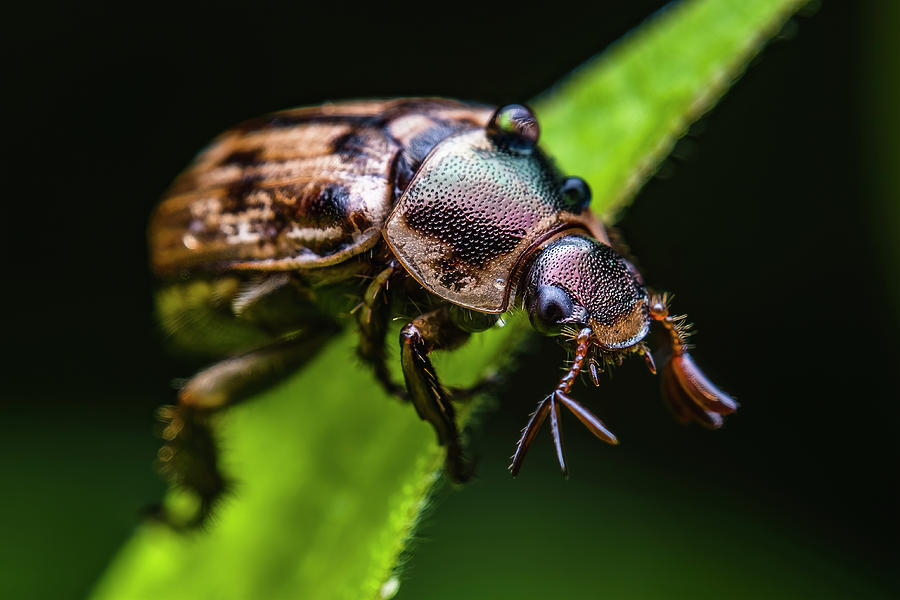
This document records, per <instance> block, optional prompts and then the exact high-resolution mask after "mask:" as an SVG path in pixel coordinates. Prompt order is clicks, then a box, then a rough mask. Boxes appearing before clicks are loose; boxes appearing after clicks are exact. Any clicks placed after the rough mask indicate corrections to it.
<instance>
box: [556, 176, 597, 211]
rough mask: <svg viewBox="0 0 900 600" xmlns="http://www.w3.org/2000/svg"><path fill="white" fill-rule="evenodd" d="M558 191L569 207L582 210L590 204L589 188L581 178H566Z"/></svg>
mask: <svg viewBox="0 0 900 600" xmlns="http://www.w3.org/2000/svg"><path fill="white" fill-rule="evenodd" d="M560 191H561V192H562V195H563V197H565V199H566V201H567V202H568V203H569V205H570V206H576V207H578V208H579V209H581V210H584V209H586V208H587V207H588V206H590V204H591V188H589V187H588V184H587V182H586V181H585V180H584V179H582V178H581V177H566V178H565V179H564V180H563V183H562V188H560Z"/></svg>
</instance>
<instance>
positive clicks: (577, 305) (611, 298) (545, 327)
mask: <svg viewBox="0 0 900 600" xmlns="http://www.w3.org/2000/svg"><path fill="white" fill-rule="evenodd" d="M524 301H525V307H526V309H527V310H528V314H529V317H530V318H531V323H532V325H534V327H535V329H537V330H538V331H540V332H542V333H544V334H546V335H558V334H559V333H561V331H562V329H563V328H564V327H566V326H572V327H578V326H582V327H583V326H588V327H590V328H591V330H592V332H593V334H592V336H591V341H592V342H593V343H594V344H596V345H598V346H600V348H601V349H604V350H623V349H625V348H629V347H631V346H634V345H635V344H637V343H639V342H640V341H641V340H642V339H644V336H646V335H647V332H648V331H649V329H650V315H649V312H648V307H647V303H648V294H647V290H646V288H644V284H643V282H642V281H641V276H640V275H639V274H638V272H637V270H636V269H635V268H634V266H632V265H631V263H629V262H628V261H627V260H625V259H624V258H622V256H620V255H619V254H618V253H617V252H616V251H615V250H613V249H612V248H611V247H610V246H607V245H606V244H602V243H600V242H598V241H596V240H594V239H591V238H589V237H587V236H582V235H567V236H565V237H562V238H559V239H556V240H554V241H552V242H551V243H549V244H548V245H547V246H545V247H544V248H543V250H542V251H541V252H540V254H539V255H538V257H537V258H536V259H535V261H534V263H533V264H532V266H531V269H530V270H529V272H528V276H527V281H526V288H525V296H524Z"/></svg>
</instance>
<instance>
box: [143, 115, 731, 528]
mask: <svg viewBox="0 0 900 600" xmlns="http://www.w3.org/2000/svg"><path fill="white" fill-rule="evenodd" d="M538 132H539V130H538V124H537V121H536V119H535V117H534V115H533V114H532V112H531V111H530V110H529V109H527V108H525V107H524V106H520V105H510V106H505V107H502V108H500V109H498V110H496V111H494V110H492V109H491V108H488V107H484V106H481V105H475V104H465V103H460V102H456V101H451V100H444V99H409V100H389V101H370V102H353V103H338V104H326V105H322V106H319V107H313V108H301V109H296V110H289V111H285V112H280V113H276V114H273V115H271V116H268V117H263V118H261V119H257V120H254V121H250V122H247V123H245V124H243V125H241V126H239V127H237V128H235V129H234V130H231V131H229V132H226V133H224V134H222V135H221V136H219V137H218V138H217V139H216V140H215V141H214V142H213V143H212V144H211V145H210V146H209V147H208V148H207V149H206V150H205V151H203V152H202V153H201V154H200V155H199V156H198V157H197V159H196V160H195V162H194V163H193V165H192V166H191V167H189V168H188V170H187V171H186V172H185V173H183V174H182V175H181V176H179V177H178V178H177V179H176V181H175V183H174V184H173V186H172V188H171V189H170V190H169V191H168V193H167V194H166V196H165V197H164V198H163V200H162V202H161V203H160V204H159V206H158V207H157V209H156V211H155V213H154V215H153V218H152V221H151V225H150V242H151V260H152V265H153V270H154V272H155V274H156V275H157V276H158V278H159V279H160V282H161V287H160V290H159V292H158V295H157V305H158V312H159V315H160V318H161V321H162V324H163V326H164V328H165V330H166V331H167V333H168V334H169V335H170V336H171V337H172V339H173V342H174V344H175V345H176V346H177V347H179V348H181V349H183V350H186V351H192V352H195V353H199V354H201V355H205V356H208V357H218V358H221V357H222V356H225V357H227V358H225V359H224V360H222V361H221V362H219V363H217V364H215V365H213V366H211V367H209V368H207V369H205V370H203V371H200V372H199V373H198V374H197V375H195V376H194V377H193V378H192V379H190V380H189V381H188V382H187V383H186V384H185V385H184V387H183V388H182V389H181V390H180V392H179V395H178V400H179V402H178V404H177V405H176V406H169V407H165V408H164V409H163V411H162V413H163V416H164V419H165V421H166V425H165V428H164V430H163V437H164V439H165V440H166V442H165V445H164V447H163V448H162V449H161V451H160V459H161V464H162V469H163V471H164V473H166V474H167V475H168V476H169V478H170V479H171V480H172V482H173V483H175V484H177V485H181V486H184V487H187V488H189V489H191V490H193V491H194V492H195V493H196V494H197V495H198V497H199V498H200V501H201V509H200V510H199V511H198V514H197V517H196V519H197V521H198V522H199V521H200V520H202V519H203V517H205V515H206V514H207V513H208V511H209V510H210V507H211V506H212V503H213V502H214V500H215V499H216V497H217V496H219V495H220V494H221V493H222V491H223V489H224V487H225V483H224V479H223V477H222V475H221V474H220V473H219V470H218V468H217V458H216V453H215V444H214V440H213V437H212V435H211V434H210V432H209V430H208V424H207V421H208V417H209V415H210V414H211V413H212V412H213V411H215V410H217V409H219V408H221V407H223V406H225V405H227V404H229V403H232V402H235V401H236V400H238V399H240V398H241V397H242V396H245V395H246V394H247V393H248V392H250V391H251V390H253V389H254V388H256V387H258V386H259V385H261V384H263V383H265V382H266V381H269V380H271V379H273V378H276V377H278V376H279V375H282V374H285V373H287V372H289V371H290V370H291V369H294V368H296V367H297V366H299V365H300V364H301V363H302V362H303V361H304V360H306V359H307V358H309V356H311V355H312V353H313V352H314V351H315V350H316V349H317V348H318V347H320V346H321V344H322V342H323V341H324V340H325V339H326V338H327V337H328V336H330V335H332V334H333V333H334V331H335V330H336V329H337V327H338V321H339V317H340V316H342V315H347V314H351V313H352V314H354V315H355V319H356V322H357V326H358V329H359V334H360V337H359V346H358V352H359V356H360V357H361V358H362V359H363V360H364V361H365V362H366V363H368V364H369V365H371V367H372V369H373V371H374V375H375V377H376V378H377V379H378V381H379V382H380V383H381V385H383V386H384V387H385V388H386V389H387V390H389V391H390V392H391V393H394V394H397V395H399V396H401V397H403V398H405V399H408V400H409V401H411V402H412V404H413V406H414V407H415V409H416V411H417V412H418V414H419V416H420V417H421V418H422V419H424V420H426V421H428V422H429V423H430V424H431V425H432V426H433V427H434V429H435V431H436V433H437V437H438V440H439V442H440V443H441V444H442V445H443V446H444V447H445V448H446V471H447V473H448V474H449V475H450V477H452V478H453V479H455V480H458V481H462V480H465V479H466V478H467V477H468V476H469V471H470V467H469V465H468V464H467V462H466V461H465V460H464V457H463V450H462V447H461V443H460V437H459V431H458V428H457V423H456V421H455V418H454V410H453V404H452V403H451V399H452V397H453V393H451V392H449V391H448V390H446V389H444V388H443V387H442V386H441V384H440V381H439V379H438V376H437V373H436V372H435V370H434V368H433V367H432V364H431V361H430V359H429V354H430V353H431V352H432V351H433V350H438V349H444V350H449V349H453V348H455V347H457V346H459V345H460V344H462V343H463V342H464V341H465V340H466V338H468V336H469V335H470V334H471V333H473V332H478V331H484V330H486V329H488V328H490V327H491V326H493V325H494V324H495V323H496V322H497V320H498V319H499V316H500V314H501V313H503V312H504V311H506V310H508V309H510V308H514V307H517V306H521V307H524V308H525V310H527V312H528V315H529V317H530V319H531V323H532V324H533V326H534V327H535V329H537V330H538V331H540V332H542V333H544V334H546V335H562V336H564V339H567V340H570V341H571V343H572V344H573V345H574V360H573V362H572V364H571V365H570V366H569V368H568V370H567V372H566V374H565V376H564V377H563V378H562V379H561V380H560V382H559V385H558V386H557V387H556V389H555V390H553V391H552V392H551V393H550V395H548V396H547V397H546V398H544V399H543V400H542V401H541V402H540V403H539V404H538V407H537V409H536V410H535V411H534V413H533V414H532V415H531V418H530V420H529V421H528V424H527V425H526V427H525V429H524V430H523V432H522V435H521V437H520V439H519V441H518V443H517V445H516V448H515V453H514V455H513V459H512V464H511V465H510V470H511V471H512V473H513V474H516V473H518V471H519V469H520V467H521V465H522V460H523V458H524V456H525V453H526V451H527V450H528V447H529V445H530V444H531V442H532V441H533V439H534V437H535V435H536V433H537V431H538V429H539V428H540V427H541V425H542V424H543V422H544V421H545V420H546V419H547V417H548V416H549V418H550V429H551V432H552V437H553V442H554V445H555V449H556V455H557V458H558V460H559V465H560V468H561V469H562V470H563V472H565V471H566V465H565V459H564V456H563V449H562V445H561V441H560V433H559V419H560V407H566V408H567V409H569V410H570V411H571V412H572V413H573V414H574V415H575V416H576V417H577V418H578V420H580V421H581V422H582V423H583V424H584V425H585V426H586V427H587V428H588V429H589V430H590V431H591V432H592V433H593V434H594V435H596V436H597V437H598V438H600V439H602V440H604V441H606V442H608V443H611V444H615V443H617V440H616V437H615V436H614V435H613V433H612V432H611V431H610V430H609V429H608V428H607V427H606V426H605V425H604V424H603V422H602V421H600V420H599V419H598V418H597V417H596V416H594V415H593V414H592V413H591V412H590V411H588V410H587V409H586V408H585V407H583V406H582V405H581V404H580V403H578V402H576V401H575V400H573V399H572V397H571V395H570V392H571V388H572V385H573V383H574V381H575V379H576V378H577V377H578V375H579V374H580V373H582V372H586V373H588V374H589V375H590V377H591V379H592V380H593V382H594V384H595V385H599V382H598V378H597V375H598V372H599V371H600V370H602V369H603V368H604V367H606V366H607V365H609V364H614V363H620V362H621V360H622V357H623V356H625V355H629V354H638V355H641V356H643V358H644V359H645V360H646V361H647V364H648V366H649V368H650V370H651V371H652V372H654V373H655V372H656V367H655V366H654V364H653V358H652V356H651V354H650V351H649V349H648V347H647V345H646V343H645V341H644V340H645V337H646V336H647V334H648V332H649V330H650V327H651V324H653V323H657V324H659V325H660V326H661V328H662V332H663V333H664V336H663V338H664V339H665V340H666V343H665V344H664V346H667V347H668V348H667V350H668V352H667V355H668V356H667V358H666V362H665V365H664V366H663V368H662V382H663V386H662V387H663V391H664V392H665V394H664V395H665V397H666V399H667V400H668V403H669V404H670V406H671V408H672V410H673V411H674V413H675V415H676V417H677V418H678V419H679V420H680V421H682V422H685V423H687V422H689V421H697V422H699V423H700V424H702V425H705V426H707V427H712V428H716V427H719V426H720V425H721V423H722V415H724V414H727V413H730V412H733V411H734V410H735V408H736V407H737V405H736V403H735V402H734V401H733V400H732V399H731V398H729V397H728V396H727V395H726V394H724V393H723V392H721V391H719V390H718V389H717V388H716V387H715V386H714V385H713V384H712V383H710V382H709V381H708V380H707V379H706V378H705V377H704V376H703V374H702V373H701V372H700V371H699V370H698V369H697V367H696V366H695V364H694V362H693V360H692V359H691V357H690V355H689V354H688V353H687V350H686V343H685V338H686V333H685V327H684V326H683V320H682V319H683V318H682V317H673V316H670V315H669V309H668V302H667V299H666V297H665V295H658V294H655V293H651V292H649V291H648V290H647V288H646V287H645V285H644V283H643V281H642V279H641V276H640V274H639V273H638V271H637V270H636V269H635V268H634V266H633V265H632V264H631V263H630V262H629V261H628V260H627V259H626V258H624V257H623V256H622V253H620V252H619V251H617V250H616V249H615V248H614V244H613V243H612V242H611V240H610V237H609V235H608V234H607V232H606V230H605V228H604V227H603V225H602V224H601V223H600V222H599V221H598V220H597V219H596V218H595V217H594V216H593V215H592V214H591V212H590V210H589V208H588V205H589V202H590V192H589V190H588V187H587V185H586V184H585V182H584V181H583V180H581V179H580V178H577V177H563V176H561V175H560V174H559V173H558V172H557V170H556V169H555V168H554V167H553V165H552V164H551V162H550V161H549V160H548V158H547V157H546V155H545V154H544V153H543V152H542V151H541V150H540V148H539V147H538V146H537V145H536V143H537V139H538ZM414 311H415V312H414ZM394 317H402V318H405V319H406V325H405V326H404V327H403V329H402V331H401V334H400V348H401V362H402V367H403V375H404V379H405V386H404V385H400V384H398V383H396V382H394V381H393V380H392V378H391V375H390V373H389V369H388V367H387V365H386V352H385V339H384V338H385V335H386V331H387V329H388V322H389V320H390V319H391V318H394Z"/></svg>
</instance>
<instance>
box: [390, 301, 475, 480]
mask: <svg viewBox="0 0 900 600" xmlns="http://www.w3.org/2000/svg"><path fill="white" fill-rule="evenodd" d="M466 338H468V334H467V333H466V332H464V331H462V330H460V329H459V328H457V327H455V326H454V325H453V323H452V322H450V320H449V315H448V311H447V309H446V308H439V309H437V310H435V311H432V312H430V313H427V314H424V315H422V316H420V317H418V318H416V319H414V320H413V321H412V322H410V323H408V324H407V325H406V326H405V327H404V328H403V329H402V330H401V332H400V360H401V364H402V366H403V376H404V378H405V379H406V389H407V392H408V394H409V398H410V400H412V403H413V406H415V408H416V412H417V413H418V414H419V417H420V418H421V419H422V420H423V421H428V422H429V423H431V425H432V427H434V431H435V433H436V434H437V438H438V443H439V444H441V445H442V446H445V447H446V449H447V458H446V468H447V473H448V474H449V476H450V477H451V478H452V479H453V480H454V481H460V482H461V481H465V480H467V479H469V477H470V476H471V466H470V465H468V464H467V462H466V460H465V458H464V457H463V451H462V442H461V440H460V434H459V429H458V427H457V425H456V416H455V411H454V410H453V405H452V404H451V403H450V400H449V397H448V395H447V393H446V391H445V390H444V388H443V387H442V386H441V383H440V380H439V379H438V376H437V373H436V372H435V370H434V366H433V365H432V364H431V359H429V358H428V354H429V353H431V352H432V351H434V350H437V349H440V348H445V349H449V348H452V347H455V346H457V345H459V344H461V343H462V342H463V341H465V339H466Z"/></svg>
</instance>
